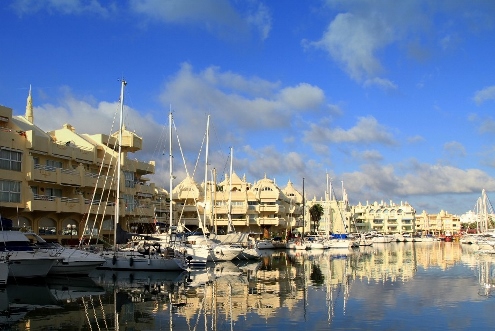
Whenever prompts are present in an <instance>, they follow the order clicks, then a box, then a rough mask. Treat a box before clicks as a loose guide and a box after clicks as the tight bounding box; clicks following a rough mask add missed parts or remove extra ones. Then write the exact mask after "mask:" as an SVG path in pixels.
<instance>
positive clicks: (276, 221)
mask: <svg viewBox="0 0 495 331" xmlns="http://www.w3.org/2000/svg"><path fill="white" fill-rule="evenodd" d="M282 224H284V225H285V220H284V219H283V218H278V217H258V225H259V226H266V225H282Z"/></svg>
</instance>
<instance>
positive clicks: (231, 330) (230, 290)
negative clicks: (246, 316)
mask: <svg viewBox="0 0 495 331" xmlns="http://www.w3.org/2000/svg"><path fill="white" fill-rule="evenodd" d="M229 314H230V331H234V317H233V316H232V284H231V283H230V282H229Z"/></svg>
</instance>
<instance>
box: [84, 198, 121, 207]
mask: <svg viewBox="0 0 495 331" xmlns="http://www.w3.org/2000/svg"><path fill="white" fill-rule="evenodd" d="M102 203H103V204H105V201H101V200H91V199H84V204H85V205H89V204H91V205H99V204H102ZM106 205H107V206H115V202H113V201H107V202H106Z"/></svg>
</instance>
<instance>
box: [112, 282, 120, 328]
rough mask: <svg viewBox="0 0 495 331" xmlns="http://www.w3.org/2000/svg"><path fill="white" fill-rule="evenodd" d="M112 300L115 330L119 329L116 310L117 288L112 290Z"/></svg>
mask: <svg viewBox="0 0 495 331" xmlns="http://www.w3.org/2000/svg"><path fill="white" fill-rule="evenodd" d="M113 300H114V306H115V331H119V312H118V311H117V289H114V290H113Z"/></svg>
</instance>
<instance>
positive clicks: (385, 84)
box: [364, 77, 397, 91]
mask: <svg viewBox="0 0 495 331" xmlns="http://www.w3.org/2000/svg"><path fill="white" fill-rule="evenodd" d="M364 86H377V87H379V88H381V89H382V90H385V91H392V90H397V85H396V84H394V83H393V82H391V81H390V80H388V79H385V78H379V77H375V78H372V79H367V80H366V81H365V82H364Z"/></svg>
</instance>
